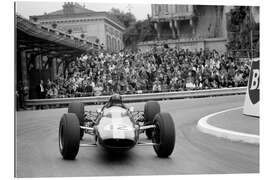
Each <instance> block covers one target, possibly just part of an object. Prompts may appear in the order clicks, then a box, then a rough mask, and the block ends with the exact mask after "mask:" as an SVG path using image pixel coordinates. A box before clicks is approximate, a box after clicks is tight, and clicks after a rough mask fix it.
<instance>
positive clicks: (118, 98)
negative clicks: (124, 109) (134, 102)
mask: <svg viewBox="0 0 270 180" xmlns="http://www.w3.org/2000/svg"><path fill="white" fill-rule="evenodd" d="M109 102H110V104H111V106H112V105H121V104H122V97H121V96H120V95H119V94H114V95H112V96H111V98H110V100H109Z"/></svg>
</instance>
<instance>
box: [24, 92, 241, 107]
mask: <svg viewBox="0 0 270 180" xmlns="http://www.w3.org/2000/svg"><path fill="white" fill-rule="evenodd" d="M245 93H246V87H237V88H223V89H210V90H194V91H178V92H162V93H145V94H130V95H123V96H122V97H123V101H124V102H141V101H149V100H168V99H183V98H199V97H209V96H224V95H235V94H245ZM109 97H110V96H91V97H74V98H55V99H31V100H26V101H25V105H26V106H27V107H35V106H40V105H67V104H69V103H71V102H78V101H79V102H82V103H85V104H100V103H104V102H107V101H108V99H109Z"/></svg>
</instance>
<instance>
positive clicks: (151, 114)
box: [144, 101, 160, 139]
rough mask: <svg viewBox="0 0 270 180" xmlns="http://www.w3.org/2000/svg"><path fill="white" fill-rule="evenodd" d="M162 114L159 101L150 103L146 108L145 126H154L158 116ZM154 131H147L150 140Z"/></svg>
mask: <svg viewBox="0 0 270 180" xmlns="http://www.w3.org/2000/svg"><path fill="white" fill-rule="evenodd" d="M159 112H160V105H159V103H158V102H157V101H149V102H147V103H146V104H145V106H144V118H145V125H149V124H153V122H154V118H155V116H156V114H158V113H159ZM152 133H153V129H146V131H145V134H146V136H147V138H148V139H151V138H152Z"/></svg>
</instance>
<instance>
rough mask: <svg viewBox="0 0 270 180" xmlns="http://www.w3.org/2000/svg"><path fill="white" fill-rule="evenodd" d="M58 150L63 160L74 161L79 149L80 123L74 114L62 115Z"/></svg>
mask: <svg viewBox="0 0 270 180" xmlns="http://www.w3.org/2000/svg"><path fill="white" fill-rule="evenodd" d="M58 140H59V150H60V153H61V154H62V156H63V158H64V159H75V157H76V156H77V154H78V151H79V147H80V123H79V120H78V118H77V116H76V115H75V114H74V113H67V114H64V115H63V116H62V118H61V121H60V125H59V135H58Z"/></svg>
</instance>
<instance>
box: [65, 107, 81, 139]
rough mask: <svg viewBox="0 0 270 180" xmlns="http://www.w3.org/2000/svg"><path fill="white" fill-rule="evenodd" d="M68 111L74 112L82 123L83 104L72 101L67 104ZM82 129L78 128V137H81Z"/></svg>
mask: <svg viewBox="0 0 270 180" xmlns="http://www.w3.org/2000/svg"><path fill="white" fill-rule="evenodd" d="M68 113H74V114H76V116H77V117H78V119H79V122H80V125H81V126H83V125H84V104H83V103H80V102H72V103H70V104H69V106H68ZM83 135H84V129H80V139H82V138H83Z"/></svg>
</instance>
